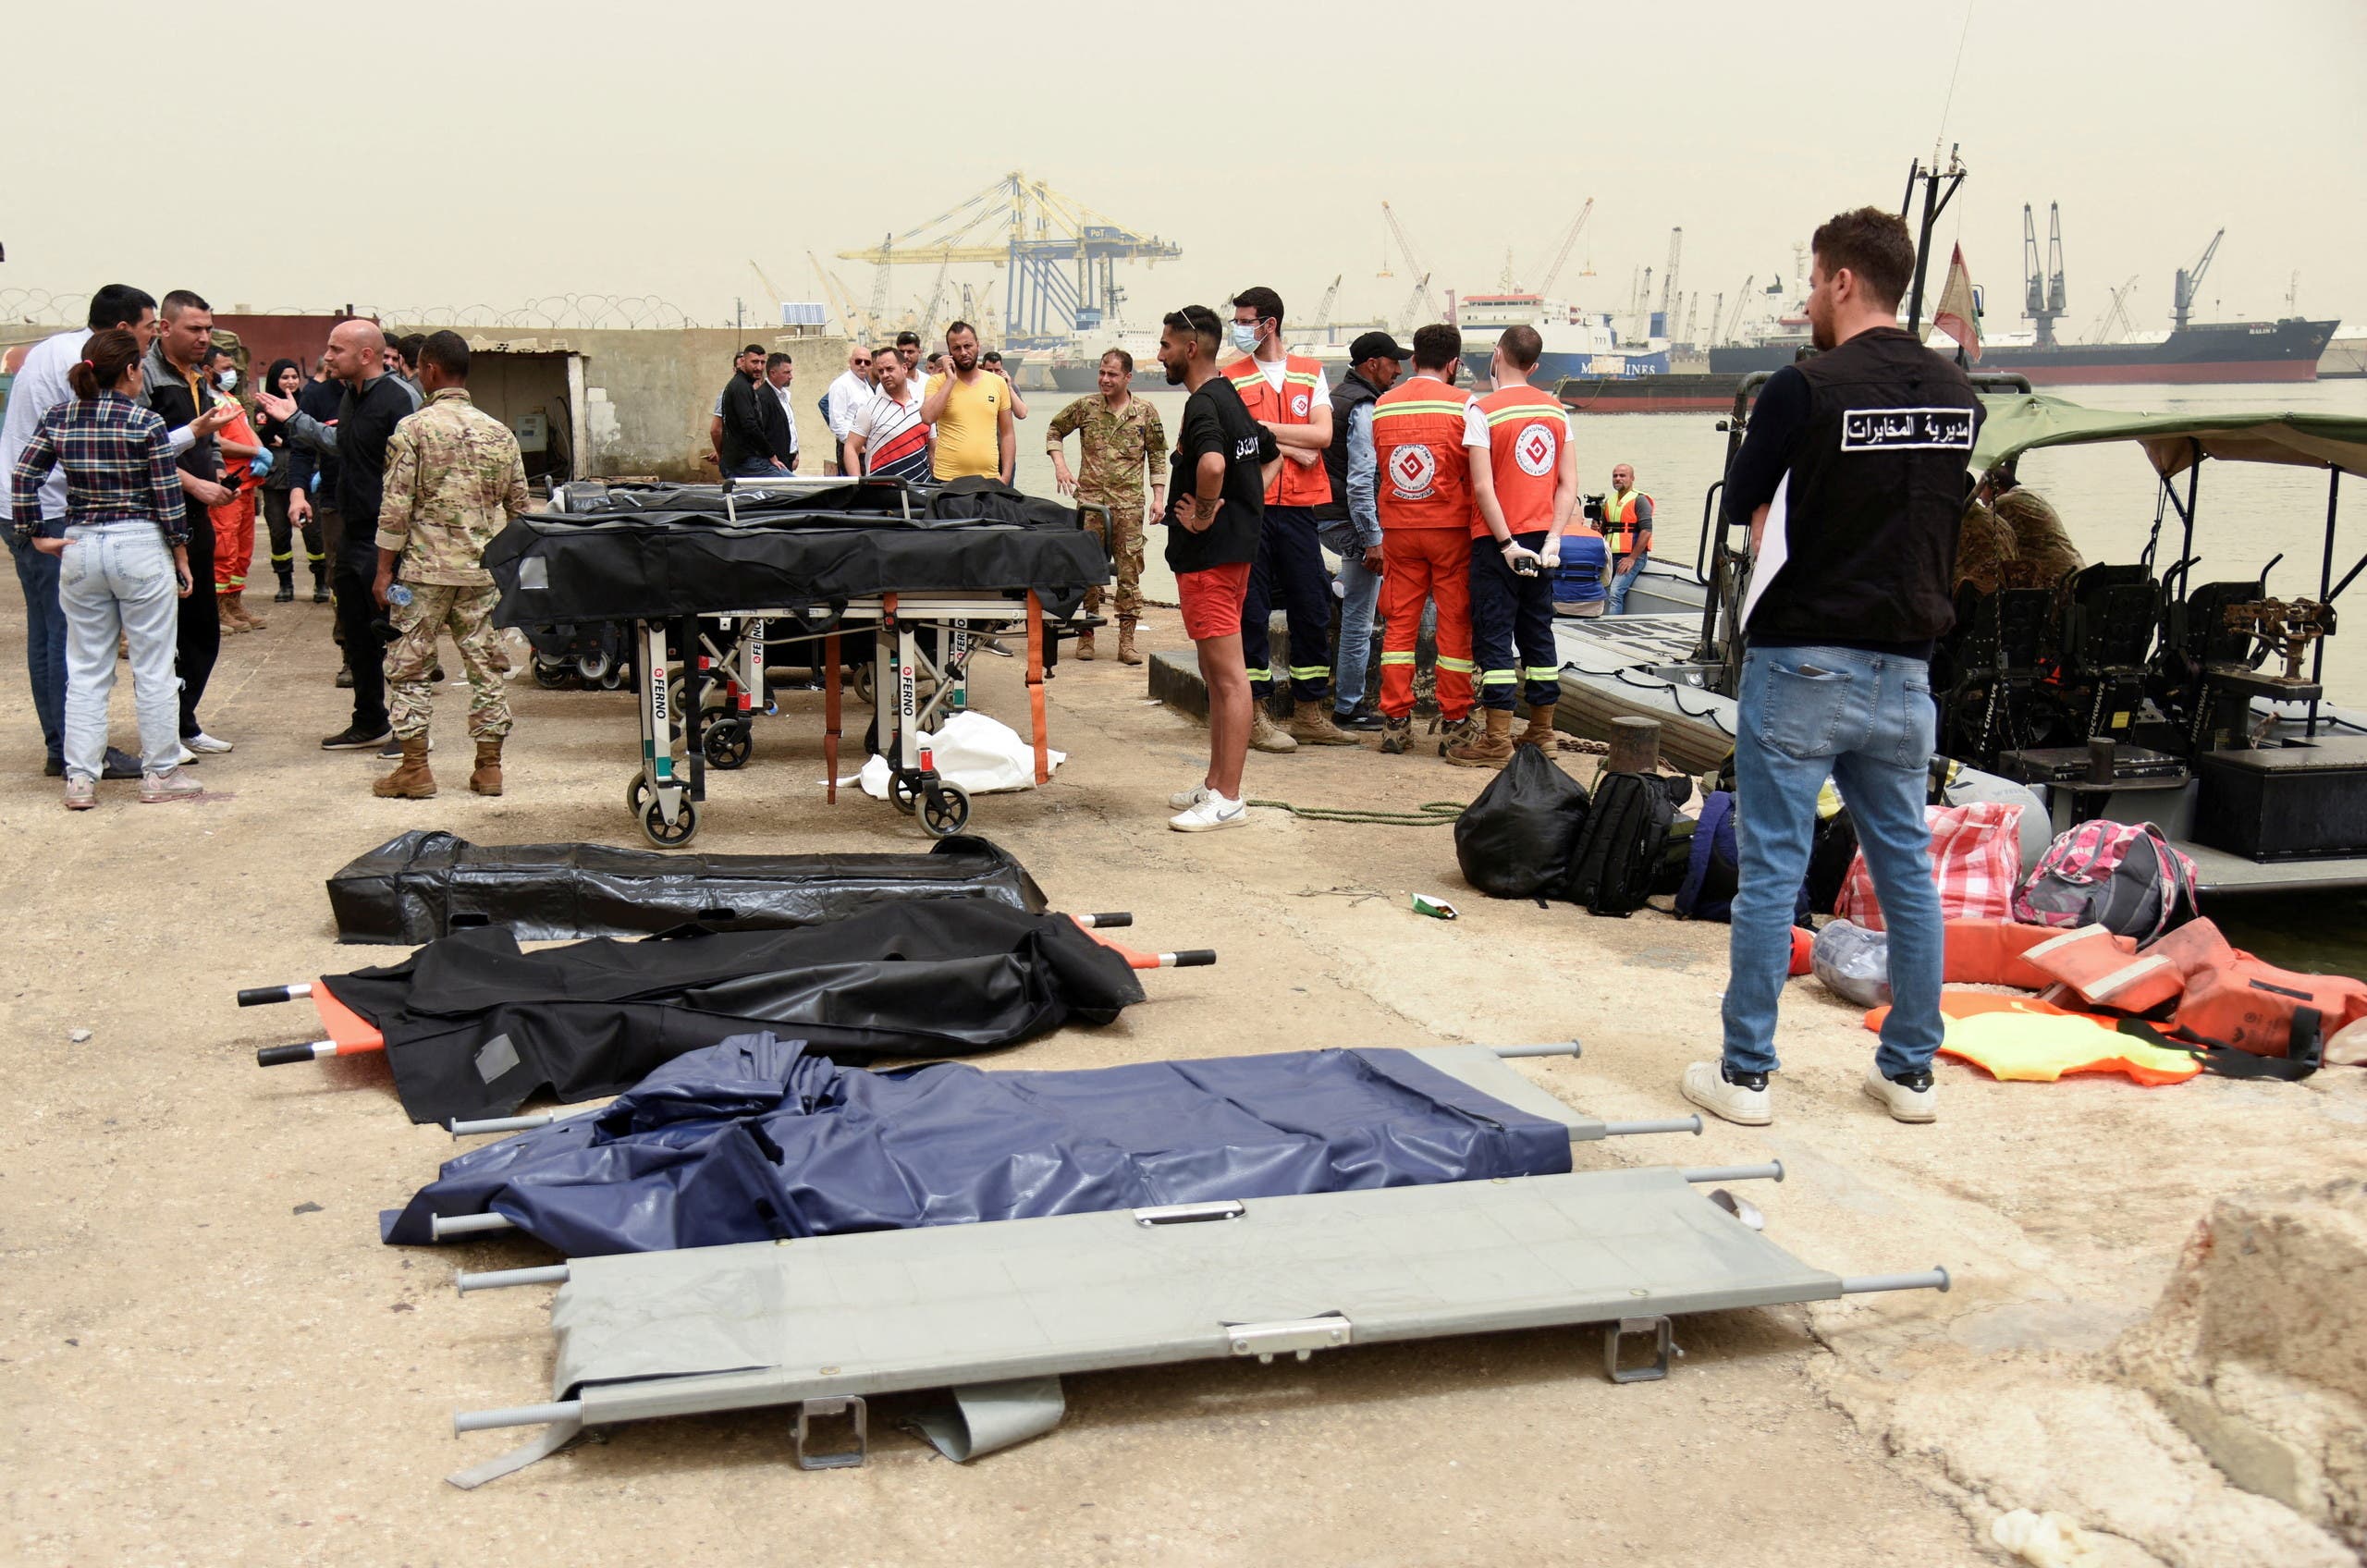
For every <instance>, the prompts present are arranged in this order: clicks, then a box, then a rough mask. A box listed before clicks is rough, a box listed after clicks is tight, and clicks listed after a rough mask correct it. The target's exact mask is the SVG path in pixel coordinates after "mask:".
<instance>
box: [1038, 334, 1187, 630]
mask: <svg viewBox="0 0 2367 1568" xmlns="http://www.w3.org/2000/svg"><path fill="white" fill-rule="evenodd" d="M1133 380H1134V356H1133V355H1132V354H1129V353H1127V352H1126V350H1124V349H1110V351H1109V352H1108V353H1106V354H1104V355H1102V356H1101V373H1100V377H1099V384H1100V390H1099V391H1098V392H1097V393H1095V394H1094V395H1093V396H1091V397H1088V398H1078V399H1077V400H1076V401H1075V402H1073V403H1071V404H1070V405H1069V406H1068V407H1067V408H1065V409H1062V410H1061V411H1060V413H1059V414H1058V415H1056V416H1055V417H1054V418H1053V420H1052V426H1051V428H1050V429H1049V430H1047V431H1046V432H1045V433H1044V450H1045V451H1046V452H1047V453H1049V455H1050V457H1051V459H1052V474H1053V477H1054V478H1056V479H1057V480H1059V481H1060V486H1061V495H1063V496H1075V497H1076V498H1077V499H1078V500H1079V501H1090V502H1094V503H1097V504H1098V505H1100V506H1105V507H1107V508H1110V526H1111V527H1112V528H1114V529H1115V530H1116V531H1117V534H1118V537H1117V540H1116V542H1115V544H1114V545H1112V547H1111V549H1110V556H1111V557H1112V558H1113V559H1114V560H1115V562H1116V565H1117V569H1118V571H1117V575H1118V591H1117V595H1116V597H1117V601H1118V661H1119V662H1120V663H1121V664H1140V663H1142V662H1143V656H1142V655H1140V654H1139V653H1136V652H1135V651H1134V622H1135V621H1136V620H1137V619H1139V618H1140V617H1141V615H1142V609H1143V594H1142V576H1143V528H1144V525H1145V524H1146V523H1147V522H1148V521H1149V520H1150V519H1152V518H1155V517H1158V516H1159V514H1160V513H1161V512H1163V511H1165V510H1166V509H1167V467H1166V464H1167V432H1166V431H1165V430H1164V429H1162V428H1161V427H1160V425H1159V410H1157V409H1154V408H1152V407H1151V406H1150V405H1149V404H1148V403H1147V402H1145V401H1143V399H1141V398H1137V397H1134V395H1133V394H1132V392H1130V391H1129V390H1128V388H1129V386H1130V385H1131V384H1132V382H1133ZM1072 430H1073V431H1077V432H1079V433H1080V435H1079V439H1078V447H1079V448H1080V454H1081V455H1080V456H1079V459H1078V462H1077V468H1078V472H1076V473H1074V474H1072V473H1070V472H1069V465H1068V462H1067V459H1065V458H1064V457H1063V456H1062V455H1061V440H1062V438H1063V437H1065V436H1066V435H1068V433H1069V432H1070V431H1072ZM1146 472H1147V474H1148V476H1149V482H1150V497H1151V498H1150V501H1149V504H1148V506H1147V507H1146V506H1145V504H1144V501H1143V483H1144V476H1145V474H1146ZM1087 526H1089V527H1091V528H1092V529H1093V530H1094V532H1095V533H1100V532H1101V529H1100V519H1099V517H1098V514H1093V515H1092V516H1091V521H1089V522H1088V524H1087ZM1100 608H1101V589H1100V587H1099V586H1098V584H1097V585H1096V586H1094V587H1091V588H1088V589H1086V590H1085V613H1086V614H1088V615H1090V614H1092V613H1094V612H1095V611H1098V609H1100ZM1076 656H1077V657H1079V658H1081V659H1089V658H1091V657H1093V633H1092V632H1090V631H1086V632H1084V633H1082V634H1080V635H1079V636H1078V638H1077V640H1076Z"/></svg>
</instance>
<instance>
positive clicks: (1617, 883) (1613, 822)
mask: <svg viewBox="0 0 2367 1568" xmlns="http://www.w3.org/2000/svg"><path fill="white" fill-rule="evenodd" d="M1675 821H1676V805H1675V802H1674V801H1673V800H1671V799H1670V792H1669V789H1668V786H1667V785H1665V784H1663V783H1662V781H1661V780H1660V778H1657V777H1655V776H1652V775H1650V774H1642V773H1605V774H1603V775H1602V776H1601V777H1600V778H1597V779H1596V780H1595V784H1594V805H1593V809H1592V810H1590V811H1588V814H1587V826H1586V831H1585V832H1584V833H1582V834H1580V835H1579V837H1578V844H1577V848H1576V851H1574V852H1573V854H1572V856H1571V861H1570V880H1569V882H1568V884H1567V885H1566V886H1565V887H1564V889H1563V896H1564V897H1565V898H1568V899H1570V900H1574V901H1576V902H1577V903H1582V904H1584V905H1586V906H1587V913H1589V914H1611V915H1617V916H1619V917H1620V918H1622V919H1625V917H1626V916H1627V915H1628V914H1630V913H1633V912H1634V911H1636V910H1638V909H1641V908H1642V907H1643V904H1644V900H1645V899H1646V898H1648V897H1650V894H1651V891H1652V882H1653V879H1654V877H1656V876H1658V875H1659V873H1660V870H1661V864H1662V860H1663V859H1664V858H1665V851H1666V849H1667V846H1668V836H1669V828H1670V827H1672V826H1673V825H1674V823H1675Z"/></svg>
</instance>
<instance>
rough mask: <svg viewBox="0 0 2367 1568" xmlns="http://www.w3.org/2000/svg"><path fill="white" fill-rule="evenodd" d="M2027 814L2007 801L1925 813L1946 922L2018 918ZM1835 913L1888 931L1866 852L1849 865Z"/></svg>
mask: <svg viewBox="0 0 2367 1568" xmlns="http://www.w3.org/2000/svg"><path fill="white" fill-rule="evenodd" d="M2022 810H2023V808H2022V807H2021V806H2020V805H2018V804H2015V803H2011V802H2005V801H1970V802H1966V803H1965V804H1963V805H1957V806H1926V807H1925V808H1924V810H1923V820H1924V821H1925V822H1926V823H1927V824H1929V825H1930V827H1931V829H1932V883H1933V884H1934V885H1935V886H1937V887H1938V888H1939V890H1940V915H1941V918H1943V919H1945V920H2011V919H2013V918H2014V884H2015V883H2016V882H2017V881H2018V880H2019V879H2020V877H2021V874H2022V850H2021V829H2022ZM1833 912H1834V913H1835V914H1839V915H1846V917H1848V919H1849V920H1851V921H1852V922H1854V923H1855V924H1857V925H1861V926H1863V927H1864V928H1865V929H1867V930H1869V931H1880V930H1883V929H1884V928H1885V927H1884V926H1883V906H1882V904H1881V903H1880V902H1879V901H1877V900H1876V899H1875V898H1874V879H1873V876H1871V874H1870V873H1869V872H1868V871H1867V870H1866V852H1865V851H1863V850H1860V851H1858V854H1857V856H1856V858H1854V859H1853V860H1851V861H1850V863H1849V872H1848V875H1847V876H1845V877H1844V878H1843V879H1842V882H1841V897H1840V898H1839V899H1838V900H1835V902H1834V910H1833Z"/></svg>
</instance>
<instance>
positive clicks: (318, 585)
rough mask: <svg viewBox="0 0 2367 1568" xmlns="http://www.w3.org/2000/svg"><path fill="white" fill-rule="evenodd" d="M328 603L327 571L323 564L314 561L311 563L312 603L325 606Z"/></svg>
mask: <svg viewBox="0 0 2367 1568" xmlns="http://www.w3.org/2000/svg"><path fill="white" fill-rule="evenodd" d="M328 602H329V569H328V567H327V566H326V565H325V564H324V563H323V562H320V561H314V562H313V603H314V604H316V605H325V604H327V603H328Z"/></svg>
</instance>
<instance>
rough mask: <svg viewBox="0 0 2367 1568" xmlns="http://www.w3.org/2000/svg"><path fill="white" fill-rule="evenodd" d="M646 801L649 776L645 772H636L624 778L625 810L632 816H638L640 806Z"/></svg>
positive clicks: (646, 802)
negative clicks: (630, 776)
mask: <svg viewBox="0 0 2367 1568" xmlns="http://www.w3.org/2000/svg"><path fill="white" fill-rule="evenodd" d="M648 803H649V776H648V775H647V774H645V773H636V774H634V775H633V776H632V778H628V779H626V780H625V810H626V811H628V812H630V813H631V814H632V815H634V816H639V815H641V808H642V807H644V806H645V805H647V804H648Z"/></svg>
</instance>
